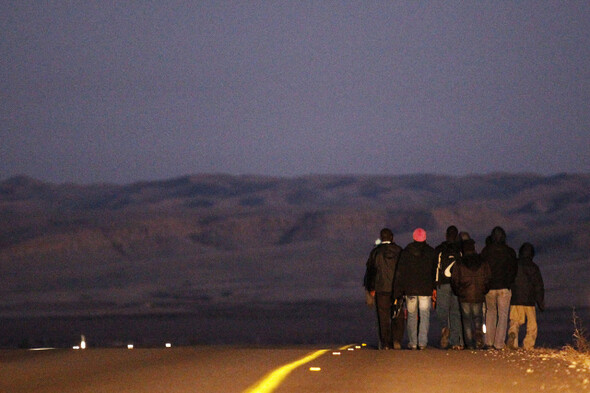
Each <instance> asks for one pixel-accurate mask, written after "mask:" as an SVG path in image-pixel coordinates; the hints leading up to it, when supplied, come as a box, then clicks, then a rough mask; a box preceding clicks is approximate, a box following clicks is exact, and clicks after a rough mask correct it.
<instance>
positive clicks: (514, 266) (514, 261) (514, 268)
mask: <svg viewBox="0 0 590 393" xmlns="http://www.w3.org/2000/svg"><path fill="white" fill-rule="evenodd" d="M509 266H510V272H509V274H510V276H509V278H510V286H509V288H510V287H511V286H512V284H513V283H514V280H515V279H516V274H517V273H518V258H517V257H516V251H514V250H513V249H512V248H511V249H510V264H509Z"/></svg>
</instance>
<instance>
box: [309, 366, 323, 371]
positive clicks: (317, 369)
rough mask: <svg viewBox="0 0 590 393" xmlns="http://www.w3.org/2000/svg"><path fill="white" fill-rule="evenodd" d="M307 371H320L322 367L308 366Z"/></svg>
mask: <svg viewBox="0 0 590 393" xmlns="http://www.w3.org/2000/svg"><path fill="white" fill-rule="evenodd" d="M309 371H322V369H321V368H319V367H310V368H309Z"/></svg>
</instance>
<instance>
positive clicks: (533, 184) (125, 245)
mask: <svg viewBox="0 0 590 393" xmlns="http://www.w3.org/2000/svg"><path fill="white" fill-rule="evenodd" d="M0 219H1V222H2V225H1V226H0V279H1V280H2V285H1V289H0V294H1V296H0V313H3V314H14V313H23V312H25V313H60V312H78V311H80V310H94V311H97V310H99V311H104V312H144V311H145V310H190V308H191V307H194V306H195V305H198V304H202V303H203V302H206V303H212V302H233V303H236V302H244V301H250V302H251V301H260V302H265V301H271V302H272V301H294V300H305V301H312V300H316V299H328V300H329V299H347V298H349V299H353V300H354V299H356V298H358V299H360V300H362V287H361V281H362V275H363V273H364V263H365V261H366V256H367V254H368V252H369V251H370V249H371V247H372V243H373V242H374V240H375V239H376V238H377V236H378V232H379V230H380V229H381V228H382V227H383V226H389V227H390V228H392V229H393V231H394V233H395V236H396V241H397V242H398V243H399V244H401V245H402V246H403V245H405V244H407V243H408V242H409V241H410V240H411V231H412V230H413V229H414V228H415V227H417V226H421V227H424V228H425V229H426V230H427V231H428V236H429V238H428V241H429V243H431V244H432V245H437V244H438V243H440V242H441V241H442V240H443V237H444V231H445V228H446V227H447V226H448V225H450V224H454V225H457V226H458V227H459V229H460V230H465V231H467V232H469V233H470V234H471V235H472V237H473V238H474V239H475V240H476V242H477V247H478V250H481V248H482V244H483V242H484V239H485V237H486V236H487V235H488V234H489V232H490V230H491V229H492V228H493V227H494V226H496V225H501V226H503V227H504V228H505V229H506V231H507V233H508V243H509V244H510V245H511V246H512V247H514V248H518V247H519V246H520V244H522V242H524V241H530V242H532V243H533V244H534V245H535V246H536V250H537V257H536V261H537V262H538V264H539V265H540V266H541V270H542V272H543V274H544V277H545V281H546V286H547V289H548V291H547V297H548V299H547V300H548V304H549V305H553V306H570V305H588V304H590V290H588V289H587V282H588V281H589V280H590V273H589V272H588V269H586V267H587V266H588V259H589V255H590V175H585V174H578V175H566V174H563V175H556V176H551V177H543V176H537V175H524V174H521V175H513V174H491V175H474V176H465V177H449V176H435V175H412V176H308V177H299V178H272V177H255V176H228V175H196V176H187V177H182V178H177V179H171V180H165V181H155V182H141V183H134V184H128V185H112V184H94V185H76V184H49V183H43V182H40V181H37V180H35V179H31V178H27V177H15V178H10V179H7V180H4V181H2V182H0Z"/></svg>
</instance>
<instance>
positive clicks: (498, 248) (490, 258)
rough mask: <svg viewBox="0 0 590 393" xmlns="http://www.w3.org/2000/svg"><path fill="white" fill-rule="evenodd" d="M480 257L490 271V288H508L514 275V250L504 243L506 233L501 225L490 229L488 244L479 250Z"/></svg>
mask: <svg viewBox="0 0 590 393" xmlns="http://www.w3.org/2000/svg"><path fill="white" fill-rule="evenodd" d="M481 258H482V259H483V260H484V261H486V262H487V263H488V264H489V266H490V269H491V271H492V277H491V282H490V289H504V288H510V287H511V286H512V283H513V282H514V277H515V276H516V252H515V251H514V249H513V248H512V247H510V246H508V245H507V244H506V233H505V232H504V230H503V229H502V228H501V227H496V228H494V230H493V231H492V235H491V237H490V244H488V245H486V246H485V247H484V249H483V250H482V251H481Z"/></svg>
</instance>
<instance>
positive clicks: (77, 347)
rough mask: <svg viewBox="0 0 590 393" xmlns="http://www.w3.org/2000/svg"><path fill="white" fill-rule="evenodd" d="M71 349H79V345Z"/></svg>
mask: <svg viewBox="0 0 590 393" xmlns="http://www.w3.org/2000/svg"><path fill="white" fill-rule="evenodd" d="M72 349H80V346H79V345H74V346H73V347H72Z"/></svg>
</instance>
